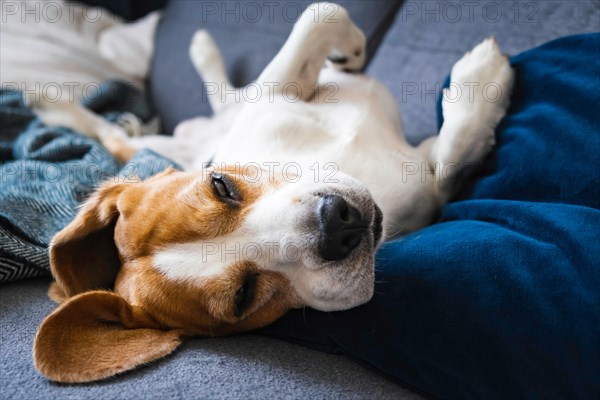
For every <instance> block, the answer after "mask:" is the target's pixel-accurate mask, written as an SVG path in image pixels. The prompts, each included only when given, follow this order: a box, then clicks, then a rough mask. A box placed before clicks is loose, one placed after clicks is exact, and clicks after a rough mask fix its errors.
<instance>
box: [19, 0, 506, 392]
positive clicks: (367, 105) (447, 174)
mask: <svg viewBox="0 0 600 400" xmlns="http://www.w3.org/2000/svg"><path fill="white" fill-rule="evenodd" d="M332 7H333V8H332ZM190 54H191V58H192V62H193V63H194V65H195V66H196V68H197V69H198V72H199V73H200V74H201V75H202V77H203V79H204V81H205V82H207V83H208V84H211V86H210V88H211V91H210V93H209V100H210V103H211V105H212V107H213V109H214V112H215V116H214V117H213V118H211V119H208V118H198V119H194V120H191V121H186V122H184V123H182V124H181V125H180V126H179V127H178V128H177V130H176V133H175V136H174V137H173V138H168V137H142V138H135V139H134V138H127V137H126V135H125V133H124V131H123V129H122V128H120V127H118V126H116V125H113V124H110V123H109V122H107V121H106V120H104V119H102V118H101V117H99V116H97V115H95V114H93V113H91V112H89V111H87V110H85V109H84V108H82V107H81V106H79V105H78V104H74V103H60V102H59V103H52V102H48V101H45V100H44V99H43V98H38V99H32V98H28V101H29V102H30V104H31V105H32V107H33V108H34V109H35V111H36V113H37V114H38V115H39V116H40V118H41V119H42V120H43V121H44V122H46V123H47V124H51V125H66V126H69V127H72V128H74V129H75V130H77V131H80V132H81V133H83V134H85V135H88V136H90V137H93V138H97V139H99V140H100V141H101V142H102V143H103V144H104V145H105V146H106V147H107V148H108V149H109V150H110V151H111V152H113V154H115V155H116V156H117V157H118V158H120V159H121V160H122V161H126V160H128V159H129V158H130V157H131V156H132V155H133V154H134V153H135V151H136V149H138V148H144V147H147V148H151V149H153V150H155V151H157V152H158V153H161V154H163V155H165V156H168V157H171V158H172V159H174V160H175V161H176V162H178V163H180V164H181V165H183V166H184V167H185V169H186V170H185V172H178V171H174V170H168V171H166V172H164V173H162V174H160V175H158V176H155V177H153V178H151V179H148V180H146V181H144V182H139V183H135V184H127V183H123V182H111V183H107V184H105V185H104V186H103V187H102V188H100V189H99V190H98V191H97V193H95V194H94V195H93V196H92V197H91V198H90V199H89V200H88V201H87V202H86V203H85V205H84V206H83V208H82V209H81V210H80V212H79V213H78V215H77V217H76V218H75V220H74V221H73V222H72V223H71V224H69V225H68V226H67V227H66V228H65V229H64V230H62V231H61V232H59V233H58V234H57V235H56V236H55V237H54V239H53V241H52V244H51V247H50V257H51V268H52V273H53V275H54V277H55V279H56V283H55V284H54V285H53V287H52V289H51V292H50V293H51V296H52V297H53V298H54V299H56V300H57V301H59V302H61V304H60V306H59V307H58V309H57V310H56V311H54V312H53V313H52V314H51V315H50V316H49V317H48V318H47V319H46V320H45V321H44V323H43V324H42V326H41V328H40V330H39V332H38V335H37V337H36V342H35V348H34V359H35V364H36V367H37V368H38V370H39V371H40V372H41V373H42V374H44V375H46V376H47V377H49V378H50V379H53V380H57V381H63V382H82V381H89V380H96V379H102V378H105V377H108V376H111V375H114V374H116V373H119V372H122V371H125V370H128V369H131V368H134V367H136V366H138V365H140V364H143V363H146V362H149V361H151V360H154V359H156V358H158V357H162V356H164V355H166V354H168V353H170V352H172V351H173V350H174V349H175V348H176V347H177V345H178V344H179V343H180V341H181V339H182V338H183V337H186V336H193V335H205V336H214V335H225V334H229V333H234V332H242V331H247V330H251V329H255V328H258V327H261V326H264V325H266V324H269V323H271V322H272V321H274V320H275V319H277V318H278V317H280V316H281V315H282V314H284V313H285V312H286V311H288V310H289V309H291V308H295V307H303V306H310V307H314V308H316V309H319V310H324V311H334V310H344V309H348V308H351V307H355V306H357V305H360V304H363V303H365V302H366V301H368V300H369V299H370V298H371V297H372V295H373V288H374V254H375V250H376V249H377V247H378V245H379V244H380V242H381V241H382V240H383V239H384V238H386V237H388V238H389V237H394V236H398V235H400V234H404V233H406V232H411V231H414V230H416V229H419V228H422V227H424V226H426V225H428V224H430V223H431V222H432V220H433V218H434V216H435V215H436V213H437V212H438V211H439V209H440V207H441V206H442V205H444V204H445V203H446V202H447V201H448V200H449V199H450V198H451V196H452V195H453V193H454V192H455V190H456V188H457V186H458V184H459V177H460V176H462V175H461V174H460V170H461V168H463V167H468V166H472V165H473V164H476V163H479V162H481V161H482V160H483V158H484V157H485V156H486V155H487V154H488V152H489V151H490V150H491V148H492V146H493V144H494V130H495V127H496V126H497V124H498V123H499V121H500V120H501V118H502V117H503V116H504V114H505V112H506V109H507V107H508V104H509V96H510V91H511V86H512V81H513V72H512V70H511V68H510V66H509V64H508V60H507V58H506V57H505V56H503V55H502V54H501V53H500V51H499V49H498V47H497V45H496V42H495V40H493V39H488V40H485V41H484V42H482V43H481V44H479V45H478V46H477V47H475V49H473V50H472V51H471V52H470V53H467V54H466V55H465V56H464V57H463V58H462V59H461V60H460V61H458V62H457V63H456V64H455V66H454V67H453V69H452V75H451V86H450V89H448V90H446V92H445V98H444V100H443V103H442V106H443V114H444V124H443V126H442V128H441V131H440V133H439V135H438V136H437V137H435V138H432V139H430V140H427V141H426V142H424V143H423V144H421V145H420V146H419V147H416V148H415V147H412V146H410V145H409V144H408V143H407V142H406V141H405V140H404V137H403V133H402V126H401V121H400V116H399V113H398V110H397V105H396V103H395V102H394V100H393V97H392V96H391V94H390V93H389V92H388V91H387V90H386V88H385V87H383V86H382V85H381V84H380V83H378V82H377V81H375V80H374V79H372V78H369V77H368V76H366V75H363V74H357V73H353V74H350V73H346V72H344V71H349V70H350V71H352V70H359V69H360V68H361V67H362V66H363V63H364V57H365V37H364V34H363V33H362V32H361V31H360V29H358V28H357V27H356V26H355V25H354V24H353V23H352V21H351V20H350V17H349V16H348V13H347V12H346V10H344V9H343V8H342V7H340V6H333V5H332V4H325V3H320V4H315V5H313V6H311V7H309V9H308V10H307V11H306V12H305V13H304V14H303V15H302V16H301V17H300V18H299V20H298V21H297V23H296V25H295V26H294V29H293V31H292V33H291V35H290V37H289V38H288V40H287V42H286V43H285V45H284V46H283V48H282V49H281V50H280V52H279V53H278V54H277V56H275V58H274V59H273V60H272V61H271V63H270V64H269V65H268V66H267V67H266V68H265V70H264V71H263V73H262V74H261V75H260V76H259V78H258V79H257V81H256V82H255V83H254V84H253V86H251V87H248V88H246V89H237V90H246V91H248V90H250V91H252V90H258V89H257V88H260V89H261V90H262V96H258V99H257V100H256V101H254V97H252V96H240V97H239V99H240V101H236V98H235V96H231V95H230V94H229V95H227V93H228V91H233V90H235V89H233V87H232V86H231V84H230V83H229V81H228V79H227V77H226V74H225V69H224V66H223V61H222V58H221V55H220V53H219V51H218V49H217V48H216V46H215V44H214V43H213V41H212V39H211V38H210V36H209V35H208V33H206V32H204V31H199V32H198V33H197V34H196V35H195V36H194V38H193V41H192V44H191V48H190ZM324 64H327V65H328V68H322V67H323V65H324ZM399 78H400V77H399ZM288 83H293V85H287V90H288V92H285V91H284V88H285V87H286V84H288ZM474 84H477V85H476V86H475V88H476V89H475V90H474V91H473V90H470V89H469V88H472V87H473V86H474ZM207 86H208V85H207ZM292 86H293V87H294V88H296V89H297V90H296V92H294V93H295V94H294V96H291V94H290V93H291V92H289V90H290V87H292ZM490 86H493V87H494V88H495V89H496V91H497V93H496V95H495V96H494V100H493V101H491V100H490V99H488V98H487V97H486V96H485V92H484V91H483V90H482V89H483V88H486V87H490ZM268 88H271V89H272V91H271V92H267V89H268ZM198 90H201V89H200V88H199V89H198ZM247 93H248V92H246V94H247ZM267 93H269V95H267ZM246 97H251V98H252V99H253V100H252V101H248V100H244V99H245V98H246ZM292 97H293V98H296V97H299V101H291V100H290V98H292ZM210 157H212V159H213V164H211V166H210V167H209V168H206V167H205V166H203V164H202V163H203V162H204V161H206V160H207V159H209V158H210ZM288 165H293V166H294V168H292V169H290V168H287V166H288ZM298 166H299V167H300V168H297V167H298ZM246 167H247V168H246ZM271 167H274V168H271ZM331 172H334V174H331ZM379 210H381V211H379ZM381 212H382V214H381ZM332 221H333V222H332ZM340 246H341V247H343V246H345V247H344V248H345V250H340V249H339V247H340ZM250 248H251V250H250ZM244 249H246V250H244ZM290 249H291V250H290ZM290 251H291V252H292V253H293V254H290ZM99 289H102V290H99ZM105 289H112V290H105Z"/></svg>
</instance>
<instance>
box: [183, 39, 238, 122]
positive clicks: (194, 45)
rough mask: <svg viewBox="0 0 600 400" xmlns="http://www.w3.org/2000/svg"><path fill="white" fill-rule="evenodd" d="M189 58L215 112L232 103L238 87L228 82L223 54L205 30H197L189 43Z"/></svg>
mask: <svg viewBox="0 0 600 400" xmlns="http://www.w3.org/2000/svg"><path fill="white" fill-rule="evenodd" d="M189 53H190V59H191V60H192V64H194V67H195V68H196V72H198V74H199V75H200V77H201V78H202V80H203V81H204V86H205V88H206V93H207V96H208V101H209V102H210V106H211V107H212V109H213V111H214V112H215V113H219V112H220V111H221V110H223V108H225V107H226V106H228V105H230V104H232V103H234V102H235V101H236V99H239V98H240V96H239V95H238V94H236V92H239V89H236V88H234V86H233V85H232V84H231V82H229V79H228V78H227V71H226V70H225V63H224V62H223V56H222V55H221V52H220V51H219V48H218V47H217V45H216V43H215V42H214V40H213V39H212V37H211V36H210V34H209V33H208V32H207V31H205V30H202V29H201V30H198V31H197V32H196V33H195V34H194V36H193V38H192V42H191V43H190V49H189Z"/></svg>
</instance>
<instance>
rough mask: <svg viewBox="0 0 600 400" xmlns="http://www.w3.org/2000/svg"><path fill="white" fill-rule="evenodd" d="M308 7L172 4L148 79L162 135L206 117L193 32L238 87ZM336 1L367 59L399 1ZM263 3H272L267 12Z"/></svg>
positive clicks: (302, 3)
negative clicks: (219, 56)
mask: <svg viewBox="0 0 600 400" xmlns="http://www.w3.org/2000/svg"><path fill="white" fill-rule="evenodd" d="M311 3H313V1H310V0H300V1H294V2H288V3H286V2H271V3H268V2H265V3H260V2H250V3H244V2H237V1H228V2H214V1H205V0H199V1H171V2H170V3H169V4H168V5H167V7H166V8H165V11H164V15H163V19H162V21H161V23H160V25H159V27H158V31H157V34H156V52H155V56H154V61H153V64H152V69H151V75H150V92H151V96H152V100H153V103H154V105H155V107H156V109H157V111H158V114H159V115H160V116H161V118H162V123H163V132H164V133H167V134H171V133H172V132H173V129H174V128H175V126H176V125H177V124H178V123H179V122H181V121H182V120H185V119H188V118H193V117H197V116H201V115H210V114H211V110H210V106H209V104H208V101H207V99H206V95H205V94H204V88H203V86H202V81H201V79H200V77H199V76H198V74H197V73H196V71H195V70H194V68H193V66H192V63H191V61H190V59H189V56H188V47H189V44H190V40H191V38H192V36H193V34H194V32H196V30H198V29H201V28H202V29H206V30H208V31H209V32H210V33H211V34H212V36H213V37H214V39H215V41H216V42H217V45H218V46H219V48H220V49H221V51H222V53H223V56H224V58H225V63H226V66H227V70H228V73H229V77H230V79H231V81H232V83H233V84H234V85H236V86H243V85H246V84H248V83H250V82H252V80H254V79H256V78H257V77H258V75H259V74H260V73H261V72H262V70H263V69H264V68H265V67H266V65H267V64H268V63H269V61H271V59H272V58H273V56H274V55H275V54H276V53H277V51H278V50H279V49H280V48H281V46H282V45H283V43H284V42H285V40H286V38H287V36H288V35H289V33H290V32H291V29H292V26H293V24H294V21H295V20H296V18H297V17H298V15H299V14H300V12H301V11H302V10H304V9H305V8H306V7H307V6H308V5H310V4H311ZM338 3H340V4H342V5H343V6H344V7H346V8H347V9H348V11H349V12H350V15H351V16H352V18H353V19H354V21H355V22H356V23H357V24H358V25H359V26H360V27H361V28H362V29H363V30H364V32H365V34H366V35H367V38H368V40H369V43H368V50H369V51H370V53H369V54H371V55H372V53H373V52H374V51H375V49H376V48H377V45H378V43H379V41H380V40H381V38H382V37H383V34H384V33H385V31H386V29H387V27H388V26H389V24H390V23H391V22H392V20H393V17H394V15H395V14H396V11H397V9H398V7H399V6H400V4H401V3H402V0H374V1H368V2H367V1H362V0H342V1H339V2H338ZM266 4H271V8H269V6H265V5H266ZM257 6H261V7H262V8H261V9H258V8H257ZM257 11H258V12H257Z"/></svg>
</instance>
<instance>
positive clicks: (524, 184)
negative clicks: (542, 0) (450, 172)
mask: <svg viewBox="0 0 600 400" xmlns="http://www.w3.org/2000/svg"><path fill="white" fill-rule="evenodd" d="M598 54H600V34H588V35H577V36H570V37H565V38H562V39H559V40H556V41H553V42H550V43H548V44H546V45H543V46H541V47H538V48H535V49H533V50H530V51H527V52H525V53H522V54H520V55H518V56H516V57H513V58H512V59H511V63H512V65H513V67H514V69H515V71H516V74H517V81H516V86H515V91H514V95H513V100H512V104H511V107H510V110H509V112H508V115H507V117H506V118H505V119H504V120H503V122H502V123H501V125H500V126H499V127H498V130H497V143H498V145H497V147H496V150H495V151H494V152H493V154H491V155H490V156H489V157H488V159H487V160H486V162H485V165H484V166H483V168H482V169H481V171H480V173H479V176H477V177H474V178H473V179H472V180H471V181H470V183H469V184H468V185H467V187H466V188H465V190H463V192H462V193H461V195H460V196H459V198H458V200H457V201H455V202H453V203H450V204H448V205H447V206H446V207H444V209H443V212H442V217H441V220H440V221H439V223H437V224H435V225H433V226H430V227H428V228H426V229H423V230H421V231H418V232H415V233H413V234H411V235H408V236H406V237H404V238H401V239H399V240H396V241H393V242H389V243H386V244H385V245H384V246H383V248H382V249H381V250H380V251H379V253H378V256H377V272H376V274H377V285H376V289H375V293H376V294H375V296H374V298H373V300H372V301H371V302H369V303H368V304H367V305H364V306H362V307H358V308H355V309H353V310H349V311H345V312H336V313H323V312H317V311H314V310H310V309H305V310H295V311H293V312H291V313H289V314H288V315H286V316H285V317H284V318H282V319H281V320H279V321H277V322H276V323H275V324H273V325H272V326H270V327H267V328H265V329H264V330H263V331H262V332H263V333H264V334H267V335H271V336H275V337H279V338H284V339H286V340H289V341H293V342H297V343H301V344H304V345H308V346H311V347H314V348H317V349H320V350H324V351H330V352H340V353H344V354H346V355H348V356H351V357H353V358H355V359H357V360H359V361H361V362H363V363H365V364H367V365H369V366H372V367H373V368H375V369H376V370H378V371H380V372H382V373H384V374H385V375H387V376H388V377H389V378H391V379H394V380H397V381H398V382H401V383H403V384H407V385H409V386H412V387H414V388H416V389H418V390H421V391H423V392H425V393H427V394H430V395H433V396H436V397H441V398H486V399H491V398H498V399H507V398H515V397H519V398H544V399H551V398H582V399H583V398H589V399H591V398H600V375H599V371H600V263H599V257H600V79H599V77H600V75H599V74H600V57H598Z"/></svg>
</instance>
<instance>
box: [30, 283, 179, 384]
mask: <svg viewBox="0 0 600 400" xmlns="http://www.w3.org/2000/svg"><path fill="white" fill-rule="evenodd" d="M180 343H181V339H180V334H179V332H177V331H174V330H171V331H162V330H160V329H158V327H157V325H156V323H155V322H153V321H152V319H151V318H149V317H148V316H147V315H146V314H145V313H144V312H143V310H142V309H141V308H139V307H136V306H132V305H130V304H129V303H127V301H125V299H124V298H123V297H121V296H119V295H117V294H115V293H112V292H108V291H91V292H87V293H83V294H80V295H78V296H75V297H72V298H71V299H69V300H67V301H66V302H64V303H63V304H61V305H60V306H59V307H58V308H57V309H56V310H55V311H54V312H53V313H52V314H50V315H49V316H48V317H46V319H45V320H44V322H43V323H42V325H41V326H40V329H39V330H38V333H37V335H36V338H35V344H34V347H33V358H34V363H35V367H36V368H37V370H38V371H39V372H40V373H41V374H42V375H45V376H46V377H48V378H49V379H51V380H53V381H57V382H89V381H95V380H99V379H104V378H107V377H110V376H112V375H115V374H117V373H119V372H123V371H127V370H130V369H132V368H135V367H137V366H139V365H141V364H145V363H148V362H150V361H153V360H156V359H157V358H160V357H163V356H165V355H167V354H169V353H171V352H173V351H174V350H175V349H176V348H177V346H178V345H179V344H180Z"/></svg>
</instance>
